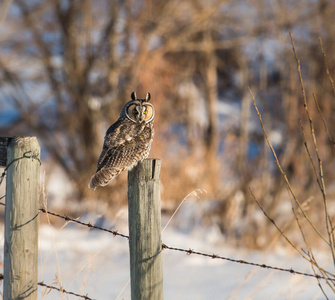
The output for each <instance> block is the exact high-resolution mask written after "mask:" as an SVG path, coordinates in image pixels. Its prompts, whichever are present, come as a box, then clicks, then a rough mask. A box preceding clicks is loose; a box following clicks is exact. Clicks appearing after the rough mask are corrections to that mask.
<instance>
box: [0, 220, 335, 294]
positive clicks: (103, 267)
mask: <svg viewBox="0 0 335 300" xmlns="http://www.w3.org/2000/svg"><path fill="white" fill-rule="evenodd" d="M91 217H92V216H91ZM88 219H89V217H88V216H87V217H83V219H81V220H83V221H88ZM108 221H109V222H110V220H105V221H104V222H102V225H103V227H105V226H106V223H107V222H108ZM100 225H101V224H100ZM115 225H116V227H117V229H118V230H119V232H120V233H125V234H127V231H128V230H127V222H126V220H125V218H121V219H120V220H118V224H115ZM113 229H114V228H113ZM209 231H210V232H208V230H207V231H206V232H207V233H208V235H206V236H204V232H205V231H201V230H199V228H196V230H194V231H192V232H186V231H185V230H183V231H182V230H180V229H179V230H178V229H177V228H176V227H174V226H173V225H171V226H169V227H168V228H167V229H166V230H165V231H164V232H163V235H162V240H163V242H164V243H166V244H167V245H169V246H171V247H181V248H186V249H189V248H191V249H194V250H197V251H203V252H207V253H209V254H213V253H215V254H219V255H222V256H225V257H230V258H234V259H242V260H246V261H251V262H256V263H261V264H263V263H264V264H268V265H272V266H277V267H283V268H293V269H294V270H299V271H302V272H307V273H310V272H311V269H310V266H309V265H308V263H306V262H305V261H303V260H302V259H301V258H300V257H298V256H293V255H292V254H291V255H290V254H288V253H287V251H286V250H282V251H281V252H280V251H278V250H277V251H276V253H270V252H268V253H263V252H256V251H250V250H247V249H234V248H232V247H230V246H227V245H225V244H224V242H220V235H219V233H218V232H216V230H215V229H213V228H212V229H209ZM2 232H3V230H2ZM1 239H2V240H3V236H2V237H1ZM1 245H3V242H2V243H1ZM0 251H1V253H3V246H1V249H0ZM39 251H40V256H39V274H40V275H39V281H44V283H46V284H54V285H56V286H59V284H61V285H62V286H63V288H64V289H66V290H67V291H72V292H76V293H79V294H82V295H86V294H87V295H88V296H89V297H91V298H93V299H101V300H104V299H130V287H129V285H128V286H127V287H126V289H125V290H124V292H123V293H122V294H121V295H120V296H119V294H120V293H121V291H122V289H123V288H124V287H125V286H126V284H127V282H128V280H129V256H128V252H129V251H128V240H127V239H125V238H122V237H118V236H116V237H114V236H113V235H112V234H109V233H106V232H102V231H98V230H90V229H89V228H87V227H84V226H80V225H76V224H72V223H69V224H67V225H66V226H65V227H64V228H55V227H52V226H49V225H47V224H46V225H45V224H44V225H41V226H40V232H39ZM163 268H164V299H165V300H169V299H171V300H177V299H181V300H187V299H190V300H194V299H199V300H200V299H205V300H207V299H211V300H215V299H295V300H296V299H304V300H305V299H324V296H323V295H322V293H321V291H320V289H319V287H318V285H317V281H316V279H315V278H308V277H303V276H299V275H292V274H290V273H283V272H279V271H273V270H267V269H262V268H257V267H252V266H248V265H243V264H238V263H233V262H228V261H224V260H219V259H210V258H206V257H201V256H196V255H186V254H184V253H180V252H175V251H171V250H167V249H166V250H164V251H163ZM328 295H330V296H331V295H332V294H331V293H328ZM118 296H119V298H118ZM39 299H48V300H49V299H79V298H76V297H74V296H69V295H62V294H61V293H59V292H58V291H49V290H46V289H45V288H41V287H39ZM333 299H334V298H333ZM153 300H154V299H153Z"/></svg>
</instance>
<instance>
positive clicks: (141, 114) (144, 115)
mask: <svg viewBox="0 0 335 300" xmlns="http://www.w3.org/2000/svg"><path fill="white" fill-rule="evenodd" d="M131 99H132V100H131V101H129V102H128V103H127V104H126V105H125V106H124V113H125V115H126V117H127V118H128V119H129V120H131V121H132V122H135V123H149V122H151V121H152V120H153V119H154V117H155V109H154V106H153V105H152V104H151V103H149V101H150V93H147V95H146V97H145V99H137V97H136V93H135V92H132V93H131Z"/></svg>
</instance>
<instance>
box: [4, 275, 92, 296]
mask: <svg viewBox="0 0 335 300" xmlns="http://www.w3.org/2000/svg"><path fill="white" fill-rule="evenodd" d="M3 279H4V275H3V274H2V273H0V280H3ZM37 284H38V285H39V286H43V287H45V288H48V289H51V290H56V291H58V292H61V293H64V294H67V295H72V296H76V297H80V298H83V299H85V300H94V299H93V298H90V297H89V296H88V295H87V294H86V295H80V294H78V293H74V292H69V291H67V290H66V289H64V288H63V287H57V286H53V285H48V284H45V283H44V282H43V281H41V282H37Z"/></svg>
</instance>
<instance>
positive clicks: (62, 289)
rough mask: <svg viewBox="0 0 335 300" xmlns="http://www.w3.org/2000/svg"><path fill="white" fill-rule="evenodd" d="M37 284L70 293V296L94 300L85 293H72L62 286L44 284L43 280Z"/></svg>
mask: <svg viewBox="0 0 335 300" xmlns="http://www.w3.org/2000/svg"><path fill="white" fill-rule="evenodd" d="M37 284H38V285H39V286H43V287H46V288H48V289H52V290H56V291H58V292H61V293H64V294H67V295H72V296H76V297H80V298H83V299H86V300H94V299H93V298H90V297H89V296H87V295H80V294H77V293H74V292H69V291H67V290H65V289H64V288H62V287H56V286H52V285H48V284H45V283H44V282H43V281H42V282H38V283H37Z"/></svg>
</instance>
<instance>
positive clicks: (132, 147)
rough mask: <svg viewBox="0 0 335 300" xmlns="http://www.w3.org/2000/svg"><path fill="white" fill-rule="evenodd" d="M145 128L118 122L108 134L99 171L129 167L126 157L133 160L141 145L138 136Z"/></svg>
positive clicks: (100, 158)
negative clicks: (138, 146) (103, 168)
mask: <svg viewBox="0 0 335 300" xmlns="http://www.w3.org/2000/svg"><path fill="white" fill-rule="evenodd" d="M142 130H143V128H142V127H141V126H138V124H135V123H131V124H129V123H123V122H116V123H114V124H113V125H112V126H111V127H109V129H108V130H107V132H106V136H105V141H104V145H103V149H102V152H101V155H100V157H99V161H98V167H97V171H99V170H100V169H101V168H102V167H105V168H111V167H113V168H122V167H127V166H128V165H129V163H130V162H129V161H128V160H125V157H127V158H129V159H130V158H132V157H134V156H133V153H135V152H136V151H137V149H136V148H137V145H138V144H139V140H138V135H139V133H141V131H142Z"/></svg>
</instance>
